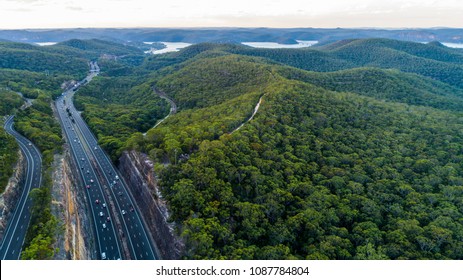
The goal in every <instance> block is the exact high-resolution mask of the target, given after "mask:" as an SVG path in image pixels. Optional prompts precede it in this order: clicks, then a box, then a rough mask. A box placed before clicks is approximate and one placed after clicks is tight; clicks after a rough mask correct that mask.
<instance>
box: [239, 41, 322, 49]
mask: <svg viewBox="0 0 463 280" xmlns="http://www.w3.org/2000/svg"><path fill="white" fill-rule="evenodd" d="M296 41H297V44H280V43H275V42H242V43H241V44H243V45H246V46H250V47H253V48H265V49H297V48H306V47H310V46H313V45H315V44H316V43H318V41H299V40H296Z"/></svg>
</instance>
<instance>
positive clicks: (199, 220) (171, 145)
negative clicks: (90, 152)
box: [77, 39, 463, 259]
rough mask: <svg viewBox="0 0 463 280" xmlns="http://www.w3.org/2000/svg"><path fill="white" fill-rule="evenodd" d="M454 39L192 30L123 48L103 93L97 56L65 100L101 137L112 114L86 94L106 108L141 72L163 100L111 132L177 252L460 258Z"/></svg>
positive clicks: (462, 226)
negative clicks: (154, 45)
mask: <svg viewBox="0 0 463 280" xmlns="http://www.w3.org/2000/svg"><path fill="white" fill-rule="evenodd" d="M460 54H461V52H458V51H456V50H452V49H449V48H446V47H444V46H441V45H439V44H436V43H430V44H427V45H425V44H418V43H403V42H399V41H391V40H380V39H373V40H350V41H345V42H339V43H336V44H333V45H331V46H326V47H324V48H320V49H318V50H313V49H300V50H269V49H265V50H264V49H252V48H248V47H242V46H239V45H215V44H199V45H194V46H192V47H189V48H187V49H185V50H183V51H181V52H178V53H173V54H166V55H160V56H152V57H149V58H147V59H145V61H144V62H143V63H141V64H132V65H128V64H125V67H126V69H125V71H126V72H124V73H125V74H124V75H123V77H124V78H123V79H121V81H124V80H125V82H123V85H121V84H120V85H118V87H119V88H120V89H121V90H120V91H118V90H111V91H110V92H115V96H118V98H116V99H110V98H108V94H109V91H108V90H106V88H107V87H106V86H103V85H104V84H106V85H107V86H108V87H110V84H117V83H116V82H115V81H116V80H113V79H116V77H121V76H120V73H111V72H110V69H107V71H106V72H105V73H103V75H107V78H103V77H102V78H100V80H99V81H97V82H96V83H95V87H94V88H92V91H90V90H89V91H87V92H85V91H82V92H79V95H81V97H78V99H77V100H78V101H79V103H80V106H82V108H84V109H85V115H86V118H87V120H88V121H89V122H90V125H91V126H92V128H93V129H94V131H97V132H98V136H99V138H100V141H103V142H104V139H105V137H111V135H112V132H111V131H106V130H104V129H103V128H104V127H105V126H108V125H111V121H110V119H105V118H103V116H101V118H99V119H96V118H92V117H90V116H97V115H98V108H96V107H92V105H91V103H92V102H96V101H95V100H94V99H92V98H95V99H97V98H100V99H102V98H106V99H104V100H105V101H106V100H107V101H108V104H107V105H104V106H108V108H109V107H110V106H114V105H115V104H118V102H119V101H118V99H119V98H121V99H123V97H122V95H123V92H126V93H128V94H127V95H126V96H127V97H128V99H125V100H126V102H127V104H128V105H129V107H130V106H132V105H131V104H135V103H137V102H136V101H131V100H137V99H138V98H141V97H136V98H132V99H130V98H131V96H132V95H133V94H134V93H133V92H134V90H135V89H137V88H143V87H146V89H147V88H152V87H155V88H157V89H158V90H160V91H162V92H164V93H165V94H166V95H167V96H169V97H170V98H171V99H173V100H174V102H176V104H177V106H178V108H177V109H178V112H177V113H176V114H174V115H171V116H170V117H169V118H168V119H166V120H165V121H164V122H163V123H162V124H161V125H159V126H157V127H156V128H154V129H151V130H149V131H148V133H147V134H146V136H143V135H142V134H141V133H140V132H142V131H141V130H142V129H141V128H146V126H145V123H149V120H141V119H140V120H137V121H136V122H140V124H143V126H141V125H140V124H139V125H138V126H136V125H134V127H136V128H137V130H139V132H135V133H133V134H132V135H131V137H127V135H123V136H121V137H116V138H117V139H120V141H121V142H119V143H118V146H119V145H122V146H124V145H125V147H126V148H128V149H137V150H140V151H142V152H145V153H147V154H148V155H149V156H150V157H151V158H152V159H153V160H154V161H155V163H156V168H155V169H156V172H157V173H158V175H159V176H160V182H159V183H160V185H161V187H162V195H163V197H164V198H165V199H166V200H167V201H168V205H169V208H170V211H171V219H172V221H175V222H176V225H177V230H178V233H179V234H180V235H181V236H182V237H183V238H184V240H185V242H186V245H187V248H186V251H185V255H184V257H185V258H194V259H222V258H226V259H293V258H296V259H461V258H462V257H463V255H462V254H461V252H463V236H462V232H463V223H462V220H463V211H462V210H461V209H462V207H463V198H462V194H463V188H462V187H461V186H462V184H463V173H462V171H461V170H462V168H461V167H462V166H461V162H462V158H461V152H462V151H463V144H462V140H463V139H461V138H462V135H461V133H460V132H461V131H463V130H462V129H463V123H462V122H461V118H462V117H463V115H462V114H461V110H462V108H463V106H462V105H463V103H462V102H463V95H462V90H461V88H462V83H461V82H462V80H461V77H462V75H461V71H462V69H463V68H462V65H461V55H460ZM121 65H122V64H121ZM289 66H292V67H296V68H299V69H296V68H292V67H289ZM364 66H368V67H367V68H364ZM359 67H362V68H359ZM391 68H392V69H391ZM306 70H311V71H306ZM103 71H105V69H103ZM135 73H137V75H135ZM136 77H138V79H137V78H136ZM111 80H113V82H112V83H109V82H108V83H106V81H111ZM130 81H132V83H131V82H130ZM119 92H120V93H119ZM147 92H149V93H150V94H152V92H151V91H149V90H146V91H145V93H147ZM148 96H150V95H148ZM154 98H155V97H153V99H154ZM260 98H261V101H262V102H261V104H260V107H259V111H258V112H257V114H256V115H255V117H254V119H253V120H251V121H249V122H247V120H248V118H249V117H250V116H251V114H252V113H253V111H254V109H255V108H257V107H256V105H257V103H258V101H259V99H260ZM166 104H167V103H165V104H159V105H161V106H160V107H158V108H155V107H153V113H154V112H155V111H156V110H157V111H158V113H157V116H161V115H162V114H161V113H160V111H159V110H161V109H162V106H165V105H166ZM137 106H138V108H142V107H143V105H142V104H137ZM149 107H151V105H150V106H149ZM125 114H127V113H125ZM163 114H164V116H165V115H167V111H164V112H163ZM122 115H124V114H121V116H122ZM129 115H130V114H129ZM157 118H158V117H156V119H157ZM118 123H119V122H118ZM243 123H245V125H244V126H243V127H242V128H241V129H239V130H238V131H234V129H236V128H237V127H239V126H240V125H241V124H243ZM149 124H150V125H151V124H152V123H149ZM127 131H129V130H127ZM233 131H234V132H233ZM125 139H127V140H125ZM122 146H121V147H122Z"/></svg>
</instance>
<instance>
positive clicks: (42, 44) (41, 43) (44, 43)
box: [34, 42, 56, 46]
mask: <svg viewBox="0 0 463 280" xmlns="http://www.w3.org/2000/svg"><path fill="white" fill-rule="evenodd" d="M34 44H36V45H39V46H53V45H55V44H56V42H38V43H34Z"/></svg>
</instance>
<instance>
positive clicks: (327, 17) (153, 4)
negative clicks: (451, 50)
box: [0, 0, 463, 29]
mask: <svg viewBox="0 0 463 280" xmlns="http://www.w3.org/2000/svg"><path fill="white" fill-rule="evenodd" d="M67 27H391V28H398V27H463V1H462V0H381V1H378V0H227V1H223V0H190V1H188V0H165V1H159V0H0V29H15V28H67Z"/></svg>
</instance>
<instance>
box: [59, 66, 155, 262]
mask: <svg viewBox="0 0 463 280" xmlns="http://www.w3.org/2000/svg"><path fill="white" fill-rule="evenodd" d="M97 74H98V71H92V72H91V74H90V75H89V76H88V77H87V78H86V79H85V80H84V81H86V82H84V81H83V82H81V83H80V84H81V85H83V84H85V83H87V82H90V81H91V79H92V78H93V77H95V76H96V75H97ZM74 92H75V90H68V91H66V92H64V93H63V94H62V96H61V97H59V98H58V99H57V100H56V102H55V105H56V108H57V110H58V113H59V118H60V122H61V125H62V128H63V131H64V132H65V135H66V137H67V139H68V142H69V146H70V148H71V152H72V154H73V156H74V158H75V160H76V162H77V164H78V168H79V172H80V174H81V177H82V180H83V182H84V186H81V187H82V188H86V193H87V198H88V200H89V206H90V210H91V214H92V216H93V223H94V231H95V233H96V241H97V243H98V244H97V248H98V250H99V254H98V256H99V258H101V259H118V258H121V259H136V260H141V259H143V260H150V259H156V258H157V254H156V251H155V247H154V246H153V242H152V239H151V238H150V235H149V232H148V231H147V230H146V228H147V226H146V225H145V223H144V222H143V220H142V218H141V216H140V214H139V213H138V209H137V207H136V205H135V203H134V199H133V198H132V196H131V194H130V192H129V191H128V190H127V185H126V183H125V182H124V180H123V179H122V178H121V176H120V174H119V173H118V172H117V170H116V168H115V167H114V165H113V164H112V162H111V160H110V159H109V157H108V156H107V155H106V153H105V152H104V151H103V150H102V149H101V148H100V147H99V146H98V142H97V139H96V137H95V136H94V135H93V134H92V132H91V131H90V129H89V128H88V126H87V124H86V123H85V122H84V120H83V119H82V118H81V116H80V114H79V112H78V111H77V110H76V109H75V107H74V105H73V103H72V97H73V95H74ZM97 200H98V202H97ZM103 253H104V254H103Z"/></svg>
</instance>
